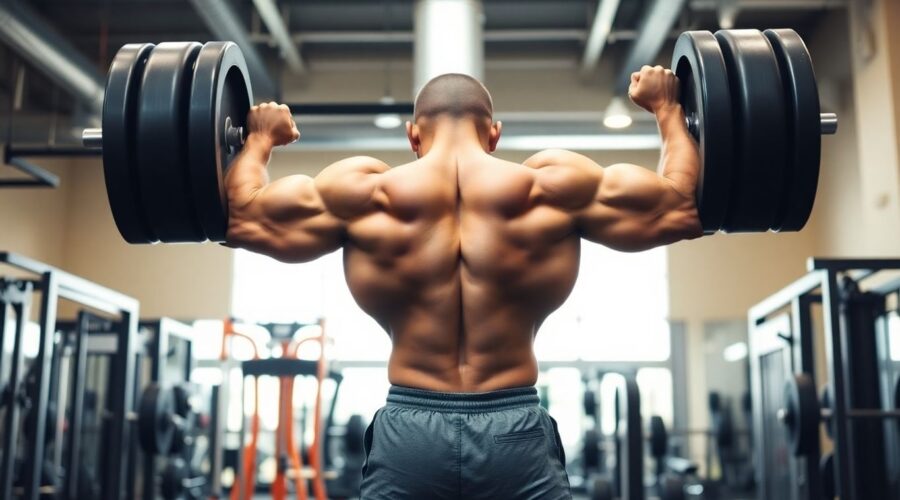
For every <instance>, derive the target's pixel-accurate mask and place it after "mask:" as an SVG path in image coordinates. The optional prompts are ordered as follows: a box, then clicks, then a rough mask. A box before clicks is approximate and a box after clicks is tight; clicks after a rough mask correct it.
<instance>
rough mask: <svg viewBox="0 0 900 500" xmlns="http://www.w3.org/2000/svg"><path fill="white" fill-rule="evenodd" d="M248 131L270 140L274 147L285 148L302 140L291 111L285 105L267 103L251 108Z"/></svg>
mask: <svg viewBox="0 0 900 500" xmlns="http://www.w3.org/2000/svg"><path fill="white" fill-rule="evenodd" d="M247 131H248V132H249V133H250V134H259V135H262V136H264V137H266V138H268V139H269V140H270V141H271V142H272V145H273V146H284V145H287V144H290V143H292V142H294V141H296V140H297V139H299V138H300V130H298V129H297V124H296V123H294V118H293V116H292V115H291V110H290V109H289V108H288V107H287V106H286V105H284V104H278V103H276V102H265V103H262V104H259V105H257V106H253V107H252V108H250V112H249V113H247Z"/></svg>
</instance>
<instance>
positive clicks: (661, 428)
mask: <svg viewBox="0 0 900 500" xmlns="http://www.w3.org/2000/svg"><path fill="white" fill-rule="evenodd" d="M649 433H650V455H651V456H653V457H654V458H662V457H664V456H666V451H667V450H668V449H669V436H668V433H667V432H666V424H665V423H664V422H663V419H662V417H660V416H658V415H653V416H651V417H650V426H649Z"/></svg>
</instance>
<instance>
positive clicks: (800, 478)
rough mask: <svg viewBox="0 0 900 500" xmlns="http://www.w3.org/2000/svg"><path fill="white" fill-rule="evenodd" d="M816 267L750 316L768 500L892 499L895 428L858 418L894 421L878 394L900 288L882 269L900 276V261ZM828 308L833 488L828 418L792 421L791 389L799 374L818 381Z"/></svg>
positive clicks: (829, 262)
mask: <svg viewBox="0 0 900 500" xmlns="http://www.w3.org/2000/svg"><path fill="white" fill-rule="evenodd" d="M807 269H808V271H809V272H808V274H806V275H805V276H803V277H802V278H800V279H798V280H797V281H795V282H793V283H791V284H790V285H788V286H787V287H785V288H783V289H782V290H780V291H778V292H776V293H775V294H773V295H772V296H770V297H769V298H767V299H765V300H763V301H762V302H760V303H758V304H756V305H755V306H753V307H752V308H751V309H750V311H749V314H748V320H749V340H750V371H751V391H752V397H753V434H754V451H755V456H754V459H755V466H756V478H757V485H758V488H757V492H758V493H757V494H758V498H760V499H780V498H788V499H819V498H830V496H828V495H831V493H832V492H831V491H830V490H831V488H832V487H833V490H834V491H833V493H834V495H836V496H839V497H840V498H842V499H845V500H847V499H850V500H853V499H868V498H887V497H889V496H890V494H889V493H888V490H889V488H890V487H891V486H889V485H888V475H889V472H888V470H887V466H886V465H885V454H886V450H885V448H884V447H885V441H886V437H887V436H886V435H885V432H886V427H882V426H879V425H868V424H866V423H865V422H861V421H860V420H857V419H855V418H853V417H854V416H855V413H859V412H860V411H868V412H869V413H872V412H875V413H879V415H878V418H884V419H890V418H892V417H890V416H889V412H888V411H885V410H884V409H882V408H883V405H885V404H887V403H885V402H884V400H885V399H886V398H885V397H884V396H885V391H878V390H877V388H878V387H879V385H880V384H881V382H882V380H879V379H880V378H883V377H881V376H880V374H879V370H880V369H881V368H882V364H881V363H879V359H883V357H884V354H885V353H884V352H883V350H884V345H883V344H884V337H885V336H886V332H885V329H884V314H885V313H886V312H887V308H886V303H885V297H886V296H887V295H890V294H894V293H897V290H898V289H900V280H896V279H892V280H885V273H883V272H882V271H889V270H900V259H816V258H813V259H810V260H809V262H808V264H807ZM863 284H865V285H867V288H866V290H865V291H864V292H863V291H860V290H861V285H863ZM819 306H821V311H822V313H821V315H822V318H823V321H822V324H821V328H822V331H823V340H824V346H823V347H824V354H825V362H826V367H827V383H828V385H829V387H830V391H831V392H830V397H831V400H832V405H831V406H832V408H831V411H830V413H829V415H830V423H829V425H830V426H831V437H832V440H833V444H834V453H833V458H832V459H831V460H833V462H832V463H833V471H834V473H833V476H834V478H833V482H832V481H829V480H828V477H827V476H828V472H827V470H826V472H825V473H823V470H825V469H824V468H823V470H820V454H821V451H820V436H819V425H818V424H819V420H818V416H817V417H816V418H815V419H814V421H813V422H812V426H811V427H810V426H808V425H806V424H807V422H789V421H790V419H786V418H785V413H786V411H785V410H786V405H785V399H786V398H785V396H784V394H785V390H784V388H785V386H787V385H788V384H789V383H791V381H793V380H795V377H796V376H797V375H800V376H802V377H803V378H806V379H808V380H810V382H812V383H814V381H815V377H816V373H817V372H816V363H815V352H816V351H815V349H814V347H815V342H814V337H815V336H816V333H815V332H816V330H815V328H814V326H815V325H816V323H815V321H814V310H815V308H818V307H819ZM894 378H896V377H894ZM891 383H892V384H893V383H894V382H893V381H891ZM813 399H815V398H813ZM894 404H896V403H895V402H891V406H893V405H894ZM815 408H816V410H818V404H816V406H815ZM887 410H892V408H887ZM786 420H787V421H786ZM797 420H800V419H797ZM866 420H868V419H866ZM870 421H872V420H870ZM789 423H790V424H791V425H788V424H789ZM810 428H811V430H810ZM892 432H896V431H892ZM785 460H787V462H786V463H785ZM892 487H896V485H893V486H892Z"/></svg>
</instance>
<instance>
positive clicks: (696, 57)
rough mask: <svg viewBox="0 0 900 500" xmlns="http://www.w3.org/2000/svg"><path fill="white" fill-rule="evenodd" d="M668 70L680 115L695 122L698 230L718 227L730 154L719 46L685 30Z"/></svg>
mask: <svg viewBox="0 0 900 500" xmlns="http://www.w3.org/2000/svg"><path fill="white" fill-rule="evenodd" d="M672 69H673V71H674V72H675V75H676V76H677V77H678V80H679V82H680V91H681V92H680V93H681V96H680V100H681V105H682V108H683V109H684V113H685V116H686V117H687V118H688V119H693V120H695V121H696V134H695V135H694V138H695V139H696V140H697V142H698V147H699V151H700V163H701V165H702V168H701V169H700V178H699V179H698V182H697V193H696V196H697V209H698V211H699V214H700V223H701V225H702V226H703V231H704V232H706V233H708V234H709V233H714V232H716V231H718V230H719V229H721V228H722V223H723V222H724V221H725V216H726V210H727V208H728V196H729V194H730V191H729V190H730V186H731V177H732V165H733V163H734V161H733V153H732V149H733V146H732V140H733V133H732V121H733V119H732V109H731V106H732V104H731V91H730V87H729V83H728V74H727V72H726V69H725V61H724V59H723V57H722V51H721V49H720V48H719V43H718V42H717V41H716V38H715V37H714V36H713V34H712V33H710V32H708V31H686V32H684V33H682V34H681V36H679V37H678V40H677V41H676V42H675V51H674V54H673V55H672Z"/></svg>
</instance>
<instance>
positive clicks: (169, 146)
mask: <svg viewBox="0 0 900 500" xmlns="http://www.w3.org/2000/svg"><path fill="white" fill-rule="evenodd" d="M672 70H673V71H674V73H675V75H676V76H678V78H679V80H680V102H681V104H682V107H683V108H684V111H685V120H686V125H687V128H688V130H689V132H690V134H691V135H692V136H693V137H694V139H695V140H696V142H697V145H698V148H699V152H700V158H701V173H700V178H699V182H698V186H697V191H696V195H697V207H698V211H699V215H700V220H701V224H702V226H703V230H704V232H706V233H714V232H717V231H726V232H765V231H769V230H774V231H798V230H800V229H801V228H802V227H803V226H804V224H805V223H806V221H807V219H808V218H809V214H810V212H811V210H812V206H813V201H814V199H815V194H816V187H817V182H818V175H819V159H820V158H819V157H820V149H821V135H822V134H832V133H834V132H835V131H836V127H837V117H836V116H835V115H834V114H821V113H820V112H819V97H818V90H817V86H816V80H815V74H814V73H813V68H812V62H811V59H810V56H809V52H808V51H807V49H806V46H805V45H804V43H803V40H802V39H801V38H800V36H799V35H797V33H796V32H794V31H793V30H789V29H780V30H766V31H765V32H760V31H757V30H721V31H719V32H717V33H715V34H713V33H711V32H709V31H688V32H685V33H683V34H681V36H679V38H678V40H677V41H676V43H675V50H674V54H673V57H672ZM252 102H253V94H252V90H251V87H250V80H249V77H248V71H247V65H246V62H245V61H244V57H243V55H242V54H241V51H240V49H239V48H238V47H237V45H235V44H234V43H231V42H208V43H206V44H203V45H201V44H199V43H197V42H166V43H160V44H159V45H153V44H149V43H147V44H129V45H125V46H124V47H122V48H121V49H120V50H119V51H118V53H117V54H116V56H115V58H114V59H113V62H112V65H111V66H110V69H109V73H108V76H107V81H106V94H105V98H104V103H103V114H102V127H103V128H102V129H87V130H85V131H84V132H83V134H82V141H83V143H84V145H85V146H87V147H92V148H102V156H103V171H104V177H105V181H106V188H107V195H108V197H109V204H110V208H111V209H112V213H113V218H114V219H115V222H116V226H117V228H118V229H119V232H120V233H121V234H122V237H123V238H124V239H125V240H126V241H128V242H129V243H155V242H165V243H176V242H202V241H207V240H210V241H216V242H222V241H224V240H225V236H226V231H227V228H228V204H227V199H226V193H225V187H224V181H223V179H224V176H225V174H226V172H227V169H228V166H229V163H230V162H231V160H232V159H233V158H234V156H235V155H236V154H237V153H238V152H239V151H240V149H241V147H242V146H243V142H244V138H245V135H246V134H245V131H244V126H245V122H246V116H247V113H248V111H249V109H250V107H251V104H252Z"/></svg>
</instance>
